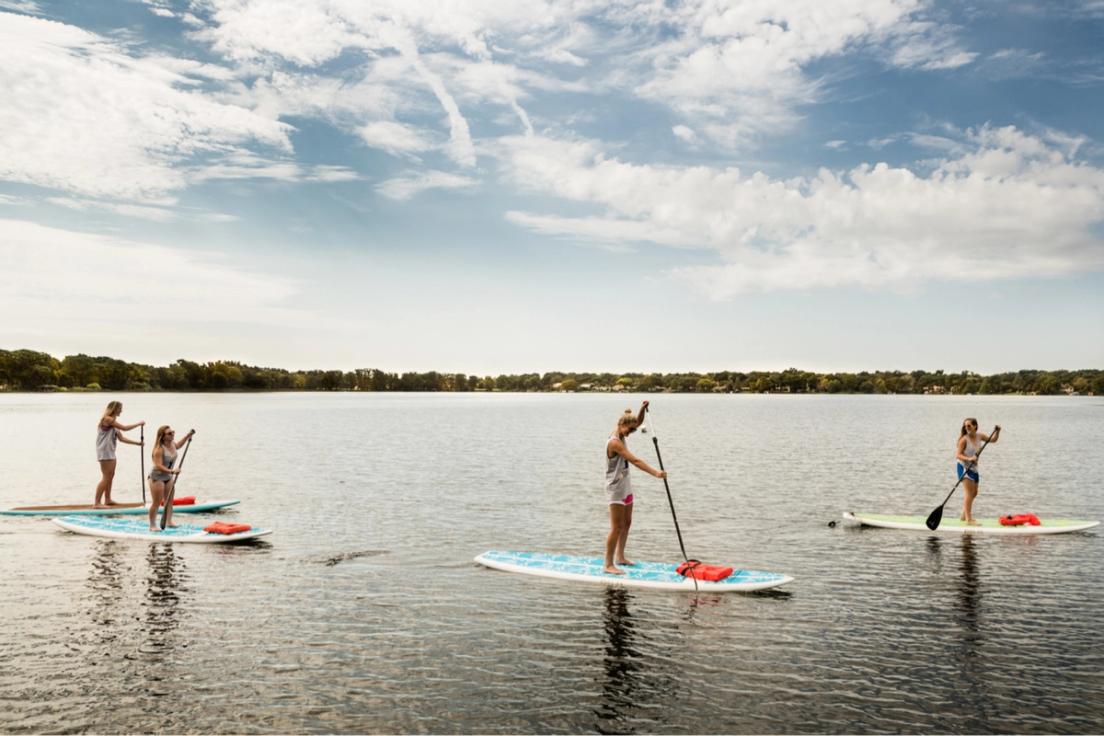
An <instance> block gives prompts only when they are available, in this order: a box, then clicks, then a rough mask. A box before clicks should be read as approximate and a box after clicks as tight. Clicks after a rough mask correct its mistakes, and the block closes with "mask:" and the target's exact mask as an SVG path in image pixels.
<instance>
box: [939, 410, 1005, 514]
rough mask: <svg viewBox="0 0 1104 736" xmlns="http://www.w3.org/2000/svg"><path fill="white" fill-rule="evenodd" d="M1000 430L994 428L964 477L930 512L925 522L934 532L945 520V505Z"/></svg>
mask: <svg viewBox="0 0 1104 736" xmlns="http://www.w3.org/2000/svg"><path fill="white" fill-rule="evenodd" d="M998 431H999V428H997V427H994V428H993V431H992V433H991V434H990V435H989V439H987V440H985V442H984V443H983V444H982V446H981V448H980V449H979V450H978V452H977V454H976V455H974V459H973V461H972V462H971V463H970V464H969V465H968V466H967V467H966V469H965V471H963V473H962V477H961V478H959V479H958V483H955V484H954V487H953V488H951V492H950V493H948V494H947V497H946V498H944V499H943V503H941V504H939V506H938V507H937V508H936V509H935V511H932V512H931V513H930V514H928V520H927V521H925V522H924V524H925V525H927V527H928V528H929V529H931V530H932V531H933V532H934V531H935V530H936V529H938V528H939V522H941V521H943V507H944V506H946V505H947V502H948V501H950V500H951V496H952V495H953V494H954V492H955V490H956V489H957V488H958V486H959V484H960V483H962V481H964V480H966V473H969V472H970V471H971V470H973V469H974V468H976V467H977V461H978V458H979V457H981V453H982V452H984V451H985V446H986V445H988V444H989V442H990V440H992V439H993V436H994V435H996V434H997V432H998Z"/></svg>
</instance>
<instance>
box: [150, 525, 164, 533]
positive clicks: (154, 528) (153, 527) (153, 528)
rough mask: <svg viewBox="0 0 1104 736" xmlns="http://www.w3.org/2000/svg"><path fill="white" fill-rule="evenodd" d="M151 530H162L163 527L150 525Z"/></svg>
mask: <svg viewBox="0 0 1104 736" xmlns="http://www.w3.org/2000/svg"><path fill="white" fill-rule="evenodd" d="M150 531H151V532H159V531H161V527H159V526H151V527H150Z"/></svg>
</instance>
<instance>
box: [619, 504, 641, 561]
mask: <svg viewBox="0 0 1104 736" xmlns="http://www.w3.org/2000/svg"><path fill="white" fill-rule="evenodd" d="M623 508H624V509H625V513H624V514H622V515H621V534H620V536H619V537H618V538H617V548H616V550H614V551H615V552H616V554H615V555H614V559H615V560H616V561H617V564H618V565H629V566H630V567H631V566H632V565H635V564H636V563H635V562H633V561H632V560H630V559H627V558H626V557H625V542H627V541H629V527H631V526H632V516H633V505H632V504H631V503H630V504H626V505H625V506H624V507H623Z"/></svg>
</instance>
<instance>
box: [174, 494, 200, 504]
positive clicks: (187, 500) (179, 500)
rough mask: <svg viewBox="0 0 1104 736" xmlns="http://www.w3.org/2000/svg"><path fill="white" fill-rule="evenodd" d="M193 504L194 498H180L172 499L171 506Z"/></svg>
mask: <svg viewBox="0 0 1104 736" xmlns="http://www.w3.org/2000/svg"><path fill="white" fill-rule="evenodd" d="M194 503H195V496H181V497H180V498H173V506H191V505H193V504H194Z"/></svg>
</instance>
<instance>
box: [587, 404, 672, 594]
mask: <svg viewBox="0 0 1104 736" xmlns="http://www.w3.org/2000/svg"><path fill="white" fill-rule="evenodd" d="M647 408H648V402H647V401H645V402H644V403H643V404H641V406H640V412H639V413H638V414H633V413H632V409H626V410H625V413H624V414H622V415H621V417H620V418H619V419H618V420H617V427H616V428H615V429H614V432H613V434H611V435H610V436H609V439H608V440H606V495H607V497H608V501H609V518H610V530H609V534H608V535H606V561H605V565H604V567H603V568H602V569H603V570H604V571H605V572H608V573H612V574H614V575H624V574H625V571H624V570H622V569H620V568H619V567H617V565H633V564H634V563H633V562H632V560H629V559H628V558H626V557H625V542H626V541H628V539H629V527H630V526H632V510H633V493H632V480H631V479H630V478H629V465H630V464H631V465H635V466H636V467H638V468H640V469H641V470H643V471H644V472H645V473H648V474H649V475H654V476H655V477H657V478H666V477H667V473H666V472H665V471H663V470H656V469H655V468H653V467H652V466H651V465H648V463H646V462H644V461H643V460H641V459H640V458H638V457H637V456H636V455H634V454H632V453H631V452H629V448H628V447H626V446H625V440H626V439H627V438H628V436H629V435H630V434H632V433H633V432H635V431H636V428H637V427H639V426H640V425H641V424H643V423H644V412H645V411H646V410H647ZM615 561H616V564H615Z"/></svg>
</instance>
